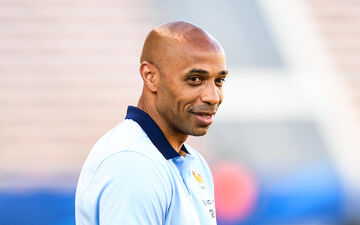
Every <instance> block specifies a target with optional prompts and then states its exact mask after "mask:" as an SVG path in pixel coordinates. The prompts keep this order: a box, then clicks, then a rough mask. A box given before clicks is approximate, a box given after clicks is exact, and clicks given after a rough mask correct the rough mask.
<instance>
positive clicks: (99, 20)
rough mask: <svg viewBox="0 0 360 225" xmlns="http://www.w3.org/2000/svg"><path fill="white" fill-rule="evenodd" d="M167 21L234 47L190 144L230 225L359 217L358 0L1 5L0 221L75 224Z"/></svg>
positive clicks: (352, 223)
mask: <svg viewBox="0 0 360 225" xmlns="http://www.w3.org/2000/svg"><path fill="white" fill-rule="evenodd" d="M169 20H186V21H191V22H193V23H195V24H197V25H199V26H201V27H203V28H205V29H206V30H208V31H209V32H210V33H211V34H212V35H213V36H214V37H216V38H217V39H218V40H219V41H220V42H221V43H222V44H223V46H224V48H225V51H226V53H227V59H228V68H229V71H230V75H229V76H228V78H227V81H226V83H225V86H224V92H225V100H224V102H223V104H222V107H220V111H219V112H218V114H217V116H216V120H215V124H214V125H213V126H212V128H211V129H210V131H209V133H208V134H207V135H206V136H204V137H199V138H190V140H189V143H190V144H192V145H193V147H195V148H197V149H198V150H199V151H200V152H201V153H202V154H203V155H204V157H205V158H206V159H207V161H208V162H209V164H210V166H211V169H212V172H213V176H214V182H215V191H216V193H215V195H216V203H217V208H216V210H217V219H218V224H219V225H245V224H246V225H277V224H283V225H358V224H360V215H359V212H360V152H359V148H360V147H359V146H360V77H359V76H360V1H359V0H291V1H287V0H223V1H215V0H197V1H190V0H183V1H174V0H102V1H100V0H31V1H29V0H0V224H1V225H23V224H24V225H25V224H26V225H32V224H36V225H45V224H46V225H74V224H75V217H74V198H75V188H76V184H77V178H78V176H79V173H80V170H81V167H82V164H83V163H84V161H85V159H86V156H87V154H88V153H89V151H90V149H91V148H92V146H93V145H94V143H95V142H96V141H97V140H98V139H99V138H100V137H101V136H102V135H103V134H105V132H107V131H108V130H109V129H111V128H112V127H114V126H115V125H116V124H117V123H118V122H120V121H121V120H123V118H124V116H125V112H126V108H127V106H128V105H136V104H137V99H138V97H139V96H140V93H141V87H142V80H141V78H140V75H139V72H138V67H139V57H140V53H141V48H142V44H143V42H144V40H145V37H146V35H147V33H148V32H149V31H150V30H151V29H152V28H153V27H154V26H156V25H158V24H161V23H164V22H166V21H169Z"/></svg>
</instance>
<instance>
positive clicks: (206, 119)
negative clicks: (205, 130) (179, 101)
mask: <svg viewBox="0 0 360 225" xmlns="http://www.w3.org/2000/svg"><path fill="white" fill-rule="evenodd" d="M193 114H194V115H195V117H196V118H197V120H198V121H199V122H200V123H202V124H204V125H210V124H212V122H213V117H214V115H215V112H193Z"/></svg>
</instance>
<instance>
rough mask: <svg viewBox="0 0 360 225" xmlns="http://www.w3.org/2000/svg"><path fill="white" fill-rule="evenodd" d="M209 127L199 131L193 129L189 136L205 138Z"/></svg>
mask: <svg viewBox="0 0 360 225" xmlns="http://www.w3.org/2000/svg"><path fill="white" fill-rule="evenodd" d="M208 129H209V127H206V128H205V127H204V128H198V129H193V130H192V131H191V132H190V133H189V135H191V136H203V135H205V134H206V133H207V132H208Z"/></svg>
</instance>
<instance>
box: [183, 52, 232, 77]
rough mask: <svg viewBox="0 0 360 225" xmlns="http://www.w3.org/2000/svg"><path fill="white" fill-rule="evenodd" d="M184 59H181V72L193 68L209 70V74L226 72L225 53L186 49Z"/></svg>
mask: <svg viewBox="0 0 360 225" xmlns="http://www.w3.org/2000/svg"><path fill="white" fill-rule="evenodd" d="M183 53H184V54H182V57H179V64H180V66H181V70H187V69H192V68H195V67H196V68H198V69H204V70H209V72H211V71H213V72H219V71H221V70H226V58H225V54H224V52H223V51H218V50H216V51H214V50H213V49H210V50H199V49H194V48H184V49H183Z"/></svg>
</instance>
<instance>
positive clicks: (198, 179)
mask: <svg viewBox="0 0 360 225" xmlns="http://www.w3.org/2000/svg"><path fill="white" fill-rule="evenodd" d="M192 174H193V175H194V177H195V179H196V180H197V181H198V182H199V183H204V180H203V179H202V177H201V175H200V174H199V173H198V174H196V173H195V172H194V171H192Z"/></svg>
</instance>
